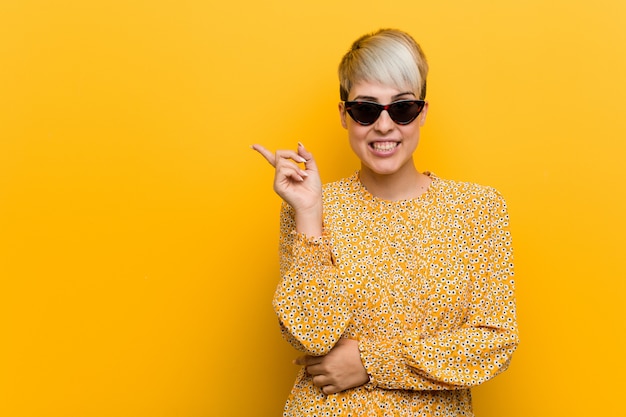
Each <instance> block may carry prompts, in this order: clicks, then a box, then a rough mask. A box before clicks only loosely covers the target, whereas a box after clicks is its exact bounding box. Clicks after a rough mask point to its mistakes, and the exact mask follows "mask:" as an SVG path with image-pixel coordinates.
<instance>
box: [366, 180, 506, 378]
mask: <svg viewBox="0 0 626 417" xmlns="http://www.w3.org/2000/svg"><path fill="white" fill-rule="evenodd" d="M485 200H486V203H485V206H486V210H485V211H486V214H485V215H482V216H477V218H478V219H477V220H476V221H475V224H474V227H473V229H474V233H473V236H472V237H471V238H470V239H468V242H473V243H472V246H471V247H470V248H468V249H467V250H466V251H465V253H459V254H457V255H458V256H459V257H461V256H463V255H466V256H465V257H464V258H465V260H464V262H463V264H464V265H466V268H465V269H463V268H458V270H457V271H453V272H452V274H457V275H459V274H463V273H465V275H466V276H467V281H468V284H467V285H466V289H465V291H464V294H462V295H461V296H459V297H455V293H454V291H453V290H452V289H451V288H449V291H448V292H446V291H441V292H440V293H438V296H437V297H434V298H433V299H432V300H431V302H429V303H428V304H427V307H426V310H425V315H426V316H429V317H432V318H434V319H435V320H437V318H439V319H441V318H444V319H445V318H449V316H450V315H451V314H452V313H451V312H452V311H454V310H457V311H458V310H462V311H464V318H463V319H462V320H461V322H460V325H459V326H457V327H453V328H446V327H449V326H447V323H446V322H445V320H441V322H443V323H445V324H444V325H439V326H436V325H435V326H432V327H431V329H430V330H429V328H428V326H423V327H422V328H420V329H415V330H412V331H407V332H406V333H404V334H403V335H402V336H401V337H398V338H395V339H391V340H388V339H384V338H383V339H377V340H372V339H370V340H361V341H360V349H361V356H362V359H363V361H364V364H365V367H366V369H367V370H368V373H369V374H370V375H371V378H372V381H371V382H370V384H369V385H368V387H370V388H371V387H379V388H388V389H407V390H432V389H435V390H436V389H458V388H467V387H470V386H474V385H477V384H480V383H482V382H484V381H486V380H488V379H490V378H492V377H494V376H495V375H497V374H498V373H500V372H502V371H503V370H505V369H506V368H507V367H508V364H509V362H510V360H511V356H512V354H513V352H514V350H515V348H516V346H517V344H518V330H517V322H516V313H515V296H514V281H513V264H512V248H511V235H510V232H509V224H508V214H507V209H506V204H505V202H504V200H503V198H502V197H501V196H500V195H499V194H498V193H497V192H495V191H494V190H491V192H490V193H488V195H487V198H486V199H485ZM461 252H462V251H461ZM442 281H443V282H444V287H445V285H446V280H442ZM448 282H451V281H450V278H448ZM433 294H435V292H434V293H433ZM451 294H452V295H451ZM439 295H440V296H439Z"/></svg>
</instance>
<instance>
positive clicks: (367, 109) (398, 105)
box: [344, 100, 426, 126]
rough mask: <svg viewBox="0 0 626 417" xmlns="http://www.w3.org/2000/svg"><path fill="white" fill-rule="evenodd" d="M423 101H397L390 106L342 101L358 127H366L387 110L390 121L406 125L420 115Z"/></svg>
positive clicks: (368, 102)
mask: <svg viewBox="0 0 626 417" xmlns="http://www.w3.org/2000/svg"><path fill="white" fill-rule="evenodd" d="M425 103H426V102H425V101H424V100H399V101H394V102H393V103H390V104H384V105H383V104H378V103H373V102H371V101H344V104H345V106H346V111H347V112H348V114H349V115H350V117H352V118H353V119H354V121H355V122H357V123H358V124H360V125H363V126H368V125H371V124H372V123H374V122H375V121H376V120H378V118H379V117H380V114H381V113H382V112H383V110H387V113H389V117H391V120H393V121H394V122H396V123H397V124H399V125H408V124H409V123H411V122H412V121H413V120H415V118H416V117H417V116H418V115H419V114H420V113H421V111H422V109H423V108H424V104H425Z"/></svg>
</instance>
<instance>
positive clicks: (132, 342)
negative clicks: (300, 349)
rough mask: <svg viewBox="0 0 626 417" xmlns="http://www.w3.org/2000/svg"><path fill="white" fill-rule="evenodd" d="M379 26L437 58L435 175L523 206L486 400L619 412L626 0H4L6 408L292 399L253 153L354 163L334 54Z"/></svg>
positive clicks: (138, 415) (482, 399)
mask: <svg viewBox="0 0 626 417" xmlns="http://www.w3.org/2000/svg"><path fill="white" fill-rule="evenodd" d="M379 27H397V28H401V29H404V30H407V31H408V32H410V33H411V34H413V35H414V37H415V38H417V39H418V41H419V42H420V43H421V44H422V46H423V47H424V49H425V51H426V53H427V55H428V58H429V61H430V64H431V74H430V78H429V88H428V90H429V95H428V99H429V100H430V112H429V115H428V121H427V125H426V126H425V128H424V131H423V135H422V143H421V144H420V148H419V149H418V155H417V159H418V165H419V168H420V169H424V170H426V169H427V170H431V171H433V172H435V173H437V174H438V175H439V176H442V177H447V178H453V179H458V180H469V181H475V182H480V183H483V184H488V185H492V186H495V187H497V188H498V189H499V190H500V191H501V192H502V193H503V194H504V195H505V197H506V198H507V200H508V203H509V207H510V214H511V218H512V226H513V232H514V240H515V249H516V252H515V254H516V260H517V282H518V298H519V301H518V304H519V321H520V326H521V338H522V343H521V346H520V348H519V350H518V352H517V353H516V356H515V358H514V361H513V363H512V366H511V368H510V370H509V371H507V373H505V374H503V375H501V376H499V377H498V378H496V379H495V380H493V381H490V382H488V383H487V384H485V385H484V386H481V387H479V388H478V389H476V390H475V391H474V392H475V409H476V414H477V415H478V416H481V417H489V416H492V417H496V416H498V417H500V416H510V417H517V416H520V417H521V416H524V417H528V416H592V415H596V416H599V415H619V414H621V413H622V412H623V406H622V404H621V402H622V401H623V400H622V398H623V395H622V392H623V389H624V374H625V372H626V367H625V361H624V344H625V342H626V338H625V337H624V333H625V331H626V326H625V314H624V313H625V312H624V303H625V302H626V300H625V298H624V290H625V288H624V287H625V283H624V282H625V279H624V278H625V273H624V265H623V259H624V255H623V251H624V246H625V245H624V238H625V237H626V233H625V232H626V227H625V224H624V213H626V203H625V202H624V191H625V183H626V175H625V174H624V165H625V158H624V156H625V150H626V145H625V142H626V116H625V115H624V110H625V105H624V100H625V98H626V82H625V79H624V77H625V74H626V2H624V1H622V0H596V1H576V0H554V1H546V0H527V1H495V0H494V1H489V0H474V1H461V0H457V1H439V2H416V1H412V0H411V1H393V2H384V1H368V0H358V1H354V0H343V1H335V0H318V1H315V2H294V1H286V0H283V1H278V0H275V1H271V0H270V1H267V0H266V1H251V0H248V1H230V2H228V1H220V2H216V1H211V0H209V1H206V0H151V1H139V0H106V1H105V0H73V1H72V0H55V1H53V0H49V1H46V0H19V1H17V0H16V1H13V0H2V1H1V2H0V338H1V339H0V415H1V416H7V417H26V416H29V417H30V416H46V417H53V416H72V417H74V416H81V417H82V416H90V417H91V416H93V417H96V416H118V417H126V416H128V417H143V416H145V417H160V416H163V417H178V416H180V417H201V416H202V417H203V416H216V417H227V416H278V415H280V412H281V410H282V406H283V403H284V400H285V397H286V395H287V393H288V391H289V388H290V386H291V383H292V381H293V377H294V375H295V372H296V369H295V367H294V366H293V365H291V363H290V362H291V359H292V358H293V357H294V355H295V353H294V351H292V350H291V348H290V347H289V346H288V345H287V344H286V343H285V342H284V341H283V340H282V339H281V337H280V335H279V331H278V328H277V324H276V320H275V317H274V315H273V312H272V309H271V297H272V293H273V289H274V286H275V284H276V281H277V267H278V265H277V253H276V248H277V232H278V230H277V226H278V208H279V199H278V197H276V196H275V195H274V194H273V192H272V190H271V181H272V172H271V170H270V169H269V167H268V166H266V164H265V162H264V161H263V160H262V159H261V158H260V156H259V155H257V154H255V153H254V152H253V151H251V150H250V149H249V145H250V144H252V143H257V142H258V143H262V144H264V145H266V146H267V147H269V148H272V149H275V148H277V147H283V148H284V147H295V145H296V143H297V142H298V141H301V142H303V143H304V144H305V145H306V146H307V147H308V148H309V149H310V150H311V151H313V152H314V153H315V155H316V157H317V159H318V161H319V164H320V166H321V170H322V176H323V180H324V181H331V180H335V179H338V178H340V177H343V176H346V175H349V174H350V173H352V172H353V171H354V170H355V169H356V168H357V167H358V164H357V161H356V160H355V158H354V157H353V156H352V155H351V154H350V150H349V148H348V146H347V143H346V139H345V132H344V131H343V130H342V129H341V127H340V125H339V120H338V116H337V112H336V104H337V102H338V85H337V79H336V74H335V69H336V66H337V63H338V62H339V59H340V58H341V56H342V55H343V53H344V52H345V50H346V49H347V48H348V46H349V44H350V43H351V42H352V41H353V40H354V39H355V38H356V37H357V36H359V35H361V34H363V33H365V32H368V31H371V30H374V29H377V28H379Z"/></svg>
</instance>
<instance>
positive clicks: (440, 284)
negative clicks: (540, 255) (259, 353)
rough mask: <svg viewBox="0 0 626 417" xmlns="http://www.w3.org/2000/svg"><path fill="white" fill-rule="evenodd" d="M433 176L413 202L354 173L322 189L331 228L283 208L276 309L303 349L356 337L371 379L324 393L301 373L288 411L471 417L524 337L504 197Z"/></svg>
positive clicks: (322, 348) (318, 349) (321, 350)
mask: <svg viewBox="0 0 626 417" xmlns="http://www.w3.org/2000/svg"><path fill="white" fill-rule="evenodd" d="M429 175H430V176H431V179H432V183H431V186H430V188H429V190H428V191H427V192H426V193H424V194H423V195H421V196H420V197H418V198H416V199H413V200H406V201H397V202H391V201H385V200H381V199H378V198H376V197H374V196H372V195H371V194H370V193H369V192H368V191H367V190H366V189H365V187H363V185H362V184H361V182H360V181H359V178H358V173H355V174H354V175H352V176H351V177H349V178H346V179H343V180H340V181H337V182H334V183H331V184H327V185H326V186H325V187H324V196H323V201H324V234H323V236H322V237H321V238H318V239H314V238H308V237H306V236H303V235H301V234H298V233H296V232H295V222H294V217H293V210H292V209H291V208H290V207H289V206H288V205H287V204H284V205H283V209H282V211H281V237H280V261H281V263H280V265H281V277H282V278H281V281H280V283H279V285H278V287H277V289H276V293H275V296H274V303H273V304H274V309H275V311H276V313H277V315H278V317H279V320H280V324H281V328H282V331H283V335H284V336H285V338H286V339H287V340H288V341H289V342H290V343H292V344H293V346H295V347H296V348H297V349H299V350H301V351H303V352H306V353H307V354H310V355H323V354H326V353H328V352H329V351H330V349H332V347H333V346H334V344H335V343H336V342H337V340H338V339H339V338H341V337H348V338H352V339H356V340H358V341H359V348H360V351H361V359H362V361H363V365H364V366H365V368H366V369H367V372H368V374H369V375H370V378H371V380H370V382H369V383H367V384H366V385H364V386H361V387H357V388H354V389H350V390H347V391H343V392H340V393H337V394H333V395H324V394H323V393H322V392H321V390H320V389H319V388H317V387H315V386H314V385H313V383H312V381H311V378H310V377H309V376H308V375H307V374H306V372H305V371H304V370H301V372H300V373H299V375H298V377H297V380H296V382H295V385H294V387H293V389H292V392H291V394H290V396H289V398H288V400H287V404H286V406H285V412H284V415H285V416H367V417H370V416H412V417H413V416H471V415H473V414H472V406H471V394H470V390H469V388H470V387H472V386H475V385H477V384H480V383H482V382H484V381H486V380H488V379H490V378H492V377H494V376H495V375H497V374H498V373H500V372H502V371H503V370H505V369H506V368H507V367H508V364H509V362H510V360H511V356H512V354H513V352H514V350H515V348H516V346H517V344H518V331H517V321H516V314H515V296H514V281H513V263H512V262H513V259H512V248H511V235H510V232H509V220H508V214H507V208H506V203H505V201H504V199H503V198H502V196H501V195H500V194H499V193H498V192H497V191H496V190H494V189H493V188H490V187H484V186H480V185H476V184H471V183H464V182H455V181H450V180H444V179H441V178H439V177H437V176H435V175H432V174H429Z"/></svg>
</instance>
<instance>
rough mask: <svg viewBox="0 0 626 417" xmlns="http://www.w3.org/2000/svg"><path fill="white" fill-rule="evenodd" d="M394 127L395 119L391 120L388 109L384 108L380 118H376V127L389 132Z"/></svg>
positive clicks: (383, 131)
mask: <svg viewBox="0 0 626 417" xmlns="http://www.w3.org/2000/svg"><path fill="white" fill-rule="evenodd" d="M394 127H395V123H394V121H393V120H391V117H390V116H389V113H388V112H387V110H383V111H382V112H381V113H380V116H378V119H376V122H375V123H374V128H375V129H376V130H377V131H379V132H381V133H387V132H389V131H390V130H392V129H393V128H394Z"/></svg>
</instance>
